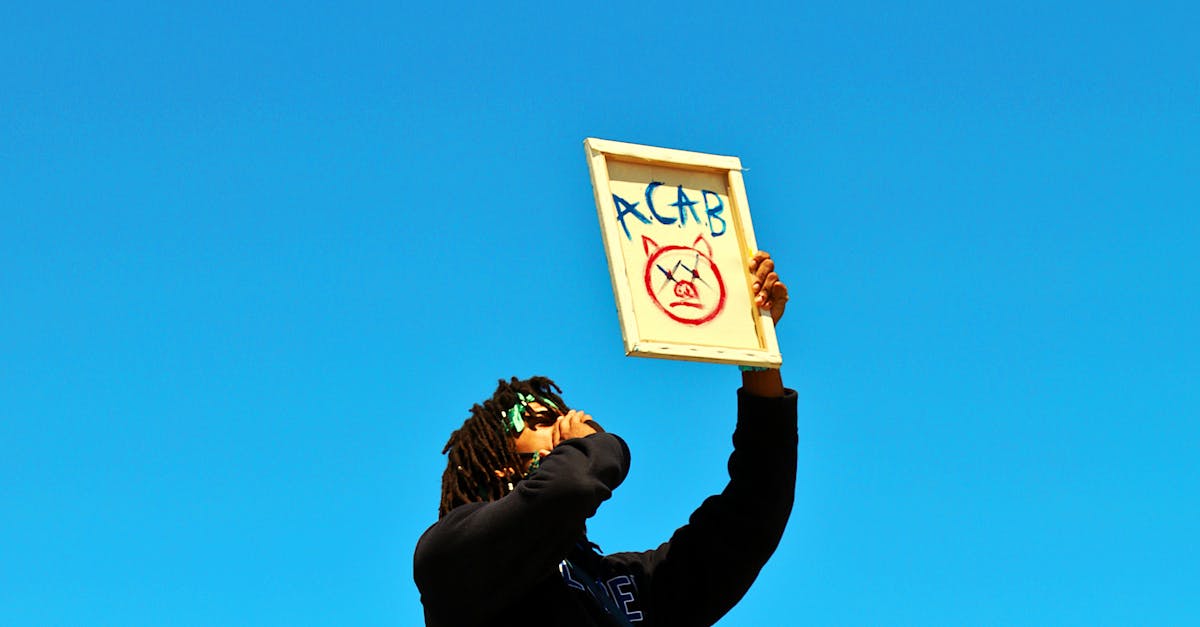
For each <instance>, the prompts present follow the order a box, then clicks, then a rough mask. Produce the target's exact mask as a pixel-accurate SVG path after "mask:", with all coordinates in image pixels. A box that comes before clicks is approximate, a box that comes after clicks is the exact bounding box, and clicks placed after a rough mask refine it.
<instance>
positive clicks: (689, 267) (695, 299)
mask: <svg viewBox="0 0 1200 627" xmlns="http://www.w3.org/2000/svg"><path fill="white" fill-rule="evenodd" d="M642 247H643V248H644V249H645V251H646V277H645V278H646V292H647V293H649V294H650V300H652V301H654V304H655V305H657V306H658V308H659V309H660V310H662V312H663V313H665V314H667V316H668V317H670V318H671V319H672V320H674V321H676V322H680V323H683V324H687V325H693V326H695V325H701V324H704V323H705V322H708V321H709V320H712V319H713V318H716V317H717V314H719V313H721V310H722V309H723V308H724V307H725V282H724V281H722V280H721V272H720V271H719V270H718V269H717V265H716V264H715V263H713V260H712V245H711V244H709V243H708V240H706V239H704V236H703V235H701V236H699V237H697V238H696V241H694V242H692V245H691V246H659V245H658V244H657V243H655V241H654V240H652V239H650V238H649V237H646V236H644V235H643V236H642Z"/></svg>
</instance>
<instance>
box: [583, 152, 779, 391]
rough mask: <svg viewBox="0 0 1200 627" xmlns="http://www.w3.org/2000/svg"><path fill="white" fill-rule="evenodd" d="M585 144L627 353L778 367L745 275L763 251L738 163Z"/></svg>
mask: <svg viewBox="0 0 1200 627" xmlns="http://www.w3.org/2000/svg"><path fill="white" fill-rule="evenodd" d="M583 143H584V149H585V150H586V152H587V160H588V168H589V170H590V171H591V176H592V189H593V191H594V192H595V196H596V214H597V217H598V218H599V220H600V232H601V235H602V236H603V239H604V252H605V255H606V256H607V257H608V269H609V275H610V277H611V279H612V286H613V295H614V297H615V299H616V303H617V314H618V317H619V318H620V322H621V335H622V337H623V338H624V341H625V354H626V355H632V356H638V357H657V358H664V359H683V360H690V361H705V362H714V363H725V364H740V365H747V366H766V367H771V368H778V367H779V366H780V365H781V364H782V363H783V356H782V354H781V353H780V352H779V345H778V343H777V341H776V337H775V325H774V324H773V323H772V322H771V314H770V312H769V311H766V310H761V309H759V308H758V307H756V306H755V305H754V302H753V292H752V290H751V285H752V282H753V281H752V275H751V274H750V271H749V269H748V268H747V267H746V264H747V263H748V262H749V260H750V257H751V255H753V254H754V251H756V250H758V248H757V245H756V244H755V240H754V228H753V226H752V225H751V222H750V204H749V201H748V200H747V199H746V188H745V184H744V182H743V180H742V164H741V160H739V159H738V158H737V157H728V156H722V155H712V154H705V153H699V152H689V151H685V150H674V149H670V148H657V147H654V146H643V145H640V144H630V143H625V142H616V141H610V140H604V139H596V138H587V139H585V140H584V142H583ZM671 201H673V202H671Z"/></svg>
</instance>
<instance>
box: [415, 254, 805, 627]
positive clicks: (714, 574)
mask: <svg viewBox="0 0 1200 627" xmlns="http://www.w3.org/2000/svg"><path fill="white" fill-rule="evenodd" d="M749 268H750V271H751V273H752V274H753V276H754V281H753V286H752V288H753V289H754V290H755V291H756V294H755V300H756V303H757V305H758V306H759V307H761V308H764V309H766V310H769V311H770V312H771V316H772V320H773V321H774V322H775V323H776V324H778V322H779V319H780V317H782V315H783V312H784V309H785V306H786V304H787V300H788V294H787V287H786V286H785V285H784V284H783V283H782V282H781V281H780V280H779V276H778V274H777V273H776V272H775V270H774V261H773V260H772V259H771V257H770V255H769V254H767V253H765V252H758V253H755V255H754V256H753V257H752V258H751V259H750V260H749ZM560 393H561V389H560V388H559V387H558V386H557V385H556V384H555V383H554V382H553V381H552V380H550V379H548V378H545V377H532V378H530V379H525V380H519V379H517V378H515V377H514V378H512V379H510V380H509V381H503V380H501V381H500V384H499V386H498V388H497V390H496V392H495V394H494V395H493V396H492V397H491V398H490V399H488V400H486V401H485V402H484V403H482V404H477V405H475V406H474V407H472V409H471V417H470V418H468V419H467V420H466V422H465V423H464V424H463V426H462V428H460V429H458V430H457V431H455V432H454V433H453V434H452V435H451V436H450V439H449V441H448V442H447V443H446V447H445V449H444V450H443V453H446V454H447V466H446V470H445V473H444V474H443V477H442V499H441V504H440V506H439V508H438V518H439V519H438V521H437V522H436V523H435V524H434V525H433V526H431V527H430V528H429V529H428V530H427V531H426V532H425V533H424V534H423V535H422V536H421V538H420V540H419V541H418V543H417V548H416V552H415V555H414V558H413V578H414V579H415V581H416V584H417V588H418V590H419V591H420V593H421V603H422V605H423V606H424V611H425V622H426V625H427V627H474V626H484V625H486V626H488V627H504V626H508V625H522V626H528V625H538V626H539V627H555V626H562V627H567V626H569V627H591V626H604V627H614V626H626V627H632V626H635V625H636V626H640V627H665V626H678V627H684V626H689V627H690V626H700V625H712V624H714V623H716V622H717V621H718V620H719V619H720V618H721V617H722V616H723V615H724V614H725V613H726V612H728V611H729V610H730V609H731V608H732V607H733V606H734V605H735V604H736V603H737V602H738V601H739V600H740V599H741V598H742V596H743V595H744V594H745V593H746V591H747V590H748V589H749V587H750V585H751V584H752V583H753V581H754V579H755V578H756V577H757V576H758V573H759V571H760V569H761V568H762V567H763V565H764V564H765V563H766V561H767V559H768V558H769V557H770V556H771V554H772V553H773V552H774V551H775V548H776V547H777V546H778V544H779V541H780V538H781V537H782V534H783V530H784V527H785V526H786V524H787V519H788V516H789V514H790V513H791V508H792V499H793V494H794V490H795V481H796V448H797V428H796V393H795V392H794V391H792V390H789V389H786V388H784V387H783V380H782V378H781V376H780V373H779V371H778V370H761V371H744V372H743V373H742V387H741V389H740V390H739V391H738V419H737V427H736V429H735V431H734V434H733V444H734V451H733V453H732V454H731V455H730V457H729V461H728V469H729V477H730V478H729V482H728V484H727V485H726V486H725V489H724V490H723V491H722V492H721V493H720V494H717V495H714V496H710V497H708V498H707V499H705V500H704V502H703V503H702V504H701V505H700V507H699V508H698V509H697V510H695V512H694V513H693V514H692V515H691V517H690V519H689V520H688V522H687V524H685V525H684V526H683V527H681V528H679V529H678V530H676V531H675V533H674V534H673V535H672V536H671V538H670V539H669V540H668V541H667V542H665V543H663V544H662V545H661V546H659V547H657V548H655V549H651V550H648V551H643V552H625V553H614V554H610V555H603V554H601V553H600V552H599V550H598V547H597V546H596V545H594V544H591V543H590V542H589V540H588V538H587V535H586V528H585V522H586V521H587V519H588V518H589V517H591V516H592V515H593V514H594V513H595V512H596V510H597V508H598V507H599V506H600V504H601V503H602V502H604V501H605V500H606V499H608V498H609V497H610V496H611V495H612V492H613V490H615V489H616V488H617V486H619V485H620V484H621V482H622V481H623V480H624V479H625V475H626V473H627V472H628V470H629V463H630V454H629V448H628V447H627V446H626V444H625V441H624V440H622V439H621V438H620V437H618V436H617V435H615V434H612V433H607V432H605V431H604V429H602V428H601V427H600V425H599V424H597V423H596V421H594V420H593V419H592V417H591V416H589V415H588V414H587V413H585V412H582V411H579V410H576V409H571V408H569V407H568V406H567V404H566V403H565V402H564V401H563V399H562V397H561V396H560V395H559V394H560Z"/></svg>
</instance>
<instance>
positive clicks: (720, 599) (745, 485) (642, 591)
mask: <svg viewBox="0 0 1200 627" xmlns="http://www.w3.org/2000/svg"><path fill="white" fill-rule="evenodd" d="M797 443H798V437H797V430H796V392H795V391H793V390H787V391H786V392H785V394H784V396H782V397H779V398H763V397H757V396H753V395H750V394H748V393H746V392H745V391H744V390H739V392H738V424H737V428H736V430H735V431H734V434H733V444H734V451H733V454H732V455H731V456H730V457H729V464H728V469H729V483H728V484H726V486H725V489H724V490H723V491H722V492H721V493H720V494H717V495H714V496H711V497H709V498H707V499H705V501H704V503H703V504H701V505H700V507H699V508H698V509H697V510H696V511H695V512H693V513H692V516H691V517H690V519H689V520H688V523H687V524H686V525H684V526H683V527H680V528H679V529H678V530H676V531H675V533H674V534H673V535H672V536H671V539H670V540H669V541H668V542H666V543H664V544H662V545H661V546H659V547H658V548H657V549H654V550H652V551H646V552H643V553H617V554H614V555H611V556H609V557H607V558H606V560H607V561H608V570H609V572H625V573H629V574H630V575H632V577H633V580H634V582H636V587H637V593H636V594H637V598H638V601H639V602H640V604H641V607H642V608H643V609H644V610H645V612H646V614H647V618H648V619H649V622H648V624H653V625H655V626H656V627H665V626H668V625H669V626H673V627H684V626H687V627H692V626H707V625H712V624H714V623H715V622H716V621H717V620H719V619H720V618H721V616H723V615H725V613H726V612H728V611H729V610H730V609H731V608H732V607H733V606H734V605H735V604H737V602H738V601H739V600H741V598H742V596H743V595H745V593H746V591H747V590H749V588H750V585H751V584H752V583H753V582H754V580H755V578H756V577H757V576H758V573H759V571H760V570H761V569H762V567H763V565H764V564H766V562H767V559H768V558H770V556H771V554H772V553H774V552H775V548H776V547H777V546H778V545H779V541H780V539H781V538H782V536H783V530H784V527H786V525H787V520H788V517H789V515H790V514H791V510H792V502H793V500H794V494H795V486H796V446H797Z"/></svg>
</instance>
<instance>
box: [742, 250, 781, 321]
mask: <svg viewBox="0 0 1200 627" xmlns="http://www.w3.org/2000/svg"><path fill="white" fill-rule="evenodd" d="M749 268H750V272H751V273H752V274H753V275H754V276H753V281H752V284H751V289H752V290H753V292H754V304H755V305H756V306H757V307H759V308H760V309H766V310H768V311H770V312H771V319H772V320H773V321H774V322H779V319H780V318H782V317H783V311H784V309H785V308H786V306H787V301H788V289H787V286H786V285H784V284H783V281H780V280H779V275H778V274H776V272H775V260H773V259H771V254H770V253H768V252H766V251H763V250H760V251H757V252H755V253H754V255H753V256H751V257H750V264H749Z"/></svg>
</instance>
